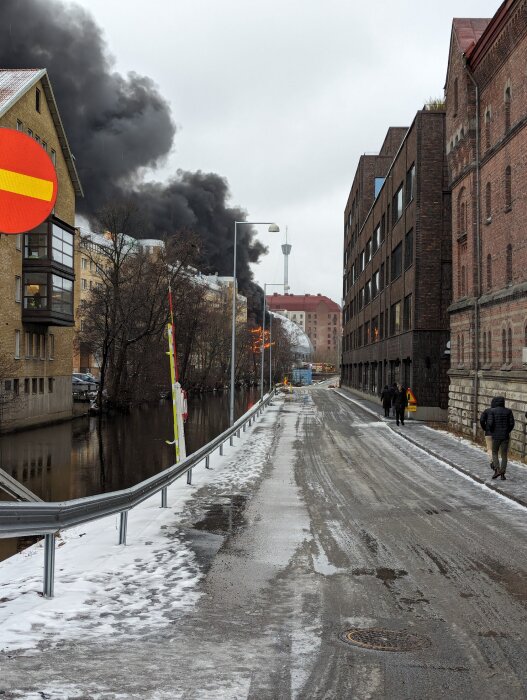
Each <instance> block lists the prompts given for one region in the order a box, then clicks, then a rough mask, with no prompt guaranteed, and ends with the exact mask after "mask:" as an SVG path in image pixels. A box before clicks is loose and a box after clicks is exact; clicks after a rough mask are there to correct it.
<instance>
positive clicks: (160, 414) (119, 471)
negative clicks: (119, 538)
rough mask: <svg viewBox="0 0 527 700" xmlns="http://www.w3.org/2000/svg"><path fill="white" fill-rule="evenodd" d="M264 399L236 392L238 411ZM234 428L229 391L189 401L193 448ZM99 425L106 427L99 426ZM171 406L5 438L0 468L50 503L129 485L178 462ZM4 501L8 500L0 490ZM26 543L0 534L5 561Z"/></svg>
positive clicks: (1, 442)
mask: <svg viewBox="0 0 527 700" xmlns="http://www.w3.org/2000/svg"><path fill="white" fill-rule="evenodd" d="M257 399H258V394H257V391H255V390H251V391H245V392H241V391H240V392H238V393H237V395H236V404H235V415H236V417H239V416H240V415H242V414H243V413H245V412H246V411H247V410H248V409H249V408H250V407H251V406H252V405H253V403H254V402H255V401H256V400H257ZM228 425H229V397H228V393H227V392H226V393H223V394H204V395H201V396H193V397H191V398H189V417H188V421H187V423H186V425H185V436H186V444H187V453H188V454H191V453H192V452H194V451H195V450H197V449H199V448H200V447H201V446H202V445H204V444H206V443H207V442H209V441H210V440H212V439H213V438H214V437H216V435H218V434H219V433H221V432H222V431H223V430H225V429H226V428H227V427H228ZM99 426H100V430H99ZM171 431H172V404H171V402H170V401H162V402H160V403H159V404H155V405H149V406H142V407H139V408H136V409H134V410H133V411H132V412H131V413H130V414H128V415H120V416H113V417H107V416H103V417H102V419H101V421H99V419H98V418H97V417H83V418H78V419H76V420H74V421H72V422H68V423H61V424H58V425H52V426H49V427H46V428H36V429H34V430H27V431H24V432H21V433H14V434H12V435H6V436H4V437H2V438H0V467H1V468H2V469H3V470H4V471H6V472H7V473H8V474H10V475H11V476H13V477H14V478H15V479H17V480H18V481H20V482H21V483H23V484H24V486H26V487H27V488H29V489H30V490H31V491H33V492H34V493H36V494H37V496H40V498H42V499H44V500H45V501H65V500H69V499H72V498H79V497H81V496H91V495H93V494H97V493H103V492H106V491H116V490H118V489H122V488H127V487H128V486H132V485H133V484H136V483H138V482H140V481H143V480H144V479H147V478H148V477H150V476H153V475H154V474H157V473H159V472H160V471H162V470H163V469H165V468H166V467H167V466H170V465H171V464H173V462H174V447H173V446H171V445H167V444H166V440H170V439H171V438H172V435H171ZM0 500H10V497H9V496H7V495H6V494H4V493H3V492H2V491H0ZM26 545H27V542H24V543H22V542H21V541H19V540H14V539H13V540H1V539H0V560H1V559H3V558H5V557H7V556H10V555H11V554H14V553H15V552H16V551H17V550H18V549H19V548H22V547H23V546H26Z"/></svg>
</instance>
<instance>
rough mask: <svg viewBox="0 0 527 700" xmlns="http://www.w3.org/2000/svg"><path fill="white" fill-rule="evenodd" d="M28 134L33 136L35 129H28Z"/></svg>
mask: <svg viewBox="0 0 527 700" xmlns="http://www.w3.org/2000/svg"><path fill="white" fill-rule="evenodd" d="M27 135H28V136H31V138H33V129H28V130H27Z"/></svg>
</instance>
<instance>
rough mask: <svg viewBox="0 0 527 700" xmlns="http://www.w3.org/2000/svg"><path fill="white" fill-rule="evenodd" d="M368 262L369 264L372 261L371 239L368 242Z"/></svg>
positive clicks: (366, 252)
mask: <svg viewBox="0 0 527 700" xmlns="http://www.w3.org/2000/svg"><path fill="white" fill-rule="evenodd" d="M365 255H366V262H367V263H369V262H370V260H371V238H369V239H368V242H367V243H366V251H365Z"/></svg>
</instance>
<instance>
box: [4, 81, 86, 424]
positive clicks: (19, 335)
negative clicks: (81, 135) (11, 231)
mask: <svg viewBox="0 0 527 700" xmlns="http://www.w3.org/2000/svg"><path fill="white" fill-rule="evenodd" d="M0 128H8V129H17V130H19V131H24V132H25V133H27V134H28V135H29V136H32V137H33V138H34V139H35V140H36V141H37V143H39V144H40V145H41V146H42V148H44V150H45V151H46V152H47V153H48V154H49V156H50V158H51V160H52V161H53V163H54V165H55V168H56V171H57V178H58V194H57V200H56V203H55V208H54V210H53V212H52V214H51V215H50V216H49V217H48V219H47V220H46V221H45V222H43V223H42V224H41V225H40V226H38V227H37V228H36V229H34V230H32V231H28V232H26V233H23V234H19V235H5V234H1V235H0V259H1V260H2V265H1V267H0V319H1V324H0V432H3V431H6V430H12V429H18V428H23V427H27V426H31V425H37V424H43V423H47V422H52V421H57V420H63V419H65V418H68V417H70V416H71V415H72V390H71V372H72V347H73V342H72V341H73V323H74V279H75V275H74V238H75V229H74V225H75V198H76V196H82V187H81V184H80V181H79V177H78V174H77V170H76V167H75V161H74V158H73V155H72V153H71V150H70V148H69V145H68V140H67V138H66V134H65V132H64V128H63V126H62V122H61V119H60V115H59V111H58V108H57V104H56V102H55V98H54V96H53V90H52V87H51V84H50V81H49V78H48V75H47V72H46V70H44V69H27V70H22V69H20V70H18V69H16V70H15V69H0Z"/></svg>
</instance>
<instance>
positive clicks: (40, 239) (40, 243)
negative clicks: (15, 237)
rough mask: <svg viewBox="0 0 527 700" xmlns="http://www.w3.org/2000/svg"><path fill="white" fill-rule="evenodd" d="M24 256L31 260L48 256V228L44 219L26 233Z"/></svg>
mask: <svg viewBox="0 0 527 700" xmlns="http://www.w3.org/2000/svg"><path fill="white" fill-rule="evenodd" d="M24 257H25V258H30V259H32V260H34V259H38V260H40V259H42V258H47V257H48V230H47V222H46V221H45V222H44V223H43V224H41V225H40V226H38V227H37V228H36V229H34V230H33V231H30V232H29V233H26V236H25V246H24Z"/></svg>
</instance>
